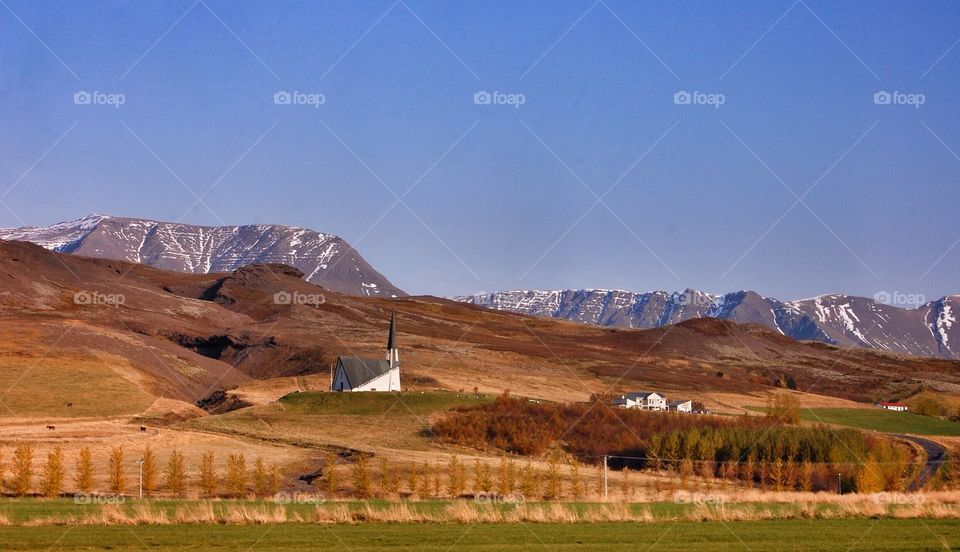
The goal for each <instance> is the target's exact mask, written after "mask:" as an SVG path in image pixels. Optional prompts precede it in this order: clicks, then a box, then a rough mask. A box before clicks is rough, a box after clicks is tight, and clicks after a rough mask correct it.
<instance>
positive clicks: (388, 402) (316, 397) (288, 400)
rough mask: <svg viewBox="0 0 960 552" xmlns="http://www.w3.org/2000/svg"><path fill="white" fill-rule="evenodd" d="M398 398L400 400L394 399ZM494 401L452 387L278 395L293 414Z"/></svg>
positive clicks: (420, 409) (413, 409) (416, 410)
mask: <svg viewBox="0 0 960 552" xmlns="http://www.w3.org/2000/svg"><path fill="white" fill-rule="evenodd" d="M398 398H399V399H400V400H399V401H398V400H397V399H398ZM492 401H493V396H492V395H486V394H482V393H481V394H479V395H475V394H473V393H455V392H453V391H423V392H421V391H412V392H403V393H317V392H312V391H305V392H300V393H291V394H289V395H286V396H284V397H282V398H281V399H280V403H281V404H283V406H284V408H285V409H286V410H287V411H288V412H293V413H296V414H311V415H318V414H356V415H383V413H384V412H387V411H388V410H390V409H394V410H396V411H397V413H398V414H408V413H412V414H429V413H431V412H437V411H439V410H449V409H451V408H454V407H457V406H471V405H477V404H484V403H489V402H492Z"/></svg>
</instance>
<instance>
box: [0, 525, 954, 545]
mask: <svg viewBox="0 0 960 552" xmlns="http://www.w3.org/2000/svg"><path fill="white" fill-rule="evenodd" d="M0 543H3V548H4V549H6V550H76V549H86V550H108V549H109V550H141V549H146V548H149V549H151V550H157V551H163V550H240V549H243V550H258V551H270V550H277V551H280V550H291V549H302V550H306V549H310V550H334V549H336V550H355V551H364V550H379V549H383V548H388V547H389V548H391V549H394V550H462V551H481V550H482V551H492V550H510V551H518V552H519V551H526V550H548V549H549V550H631V551H635V550H682V551H684V552H689V551H690V550H718V551H724V550H823V551H833V550H836V551H852V550H890V551H894V550H896V551H901V550H944V549H946V550H949V549H952V548H955V547H957V546H960V522H957V521H949V520H889V519H878V520H871V519H857V520H842V521H841V520H817V521H809V520H794V521H761V522H727V523H720V522H680V523H651V524H637V523H597V524H515V525H498V524H475V525H461V524H443V525H417V524H366V525H336V526H330V525H282V526H281V525H257V526H254V525H244V526H221V525H174V526H132V527H131V526H71V527H0Z"/></svg>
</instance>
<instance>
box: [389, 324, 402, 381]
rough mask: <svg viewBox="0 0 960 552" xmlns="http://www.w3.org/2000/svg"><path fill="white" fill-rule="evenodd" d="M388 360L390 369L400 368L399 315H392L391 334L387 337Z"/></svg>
mask: <svg viewBox="0 0 960 552" xmlns="http://www.w3.org/2000/svg"><path fill="white" fill-rule="evenodd" d="M387 360H388V361H389V362H390V368H391V369H393V368H397V369H399V368H400V352H399V351H397V313H396V312H392V313H390V333H389V335H388V337H387Z"/></svg>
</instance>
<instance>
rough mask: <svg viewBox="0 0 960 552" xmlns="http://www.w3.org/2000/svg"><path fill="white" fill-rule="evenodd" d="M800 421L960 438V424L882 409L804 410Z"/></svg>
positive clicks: (762, 409) (759, 409)
mask: <svg viewBox="0 0 960 552" xmlns="http://www.w3.org/2000/svg"><path fill="white" fill-rule="evenodd" d="M751 410H755V411H757V412H764V411H765V410H766V409H765V408H761V407H754V408H751ZM800 418H801V419H803V420H805V421H808V422H815V423H823V424H835V425H844V426H849V427H855V428H858V429H867V430H874V431H883V432H886V433H912V434H914V435H950V436H960V423H957V422H948V421H946V420H941V419H940V418H933V417H930V416H921V415H919V414H911V413H910V412H890V411H889V410H880V409H879V408H802V409H800Z"/></svg>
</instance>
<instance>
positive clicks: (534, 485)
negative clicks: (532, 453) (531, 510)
mask: <svg viewBox="0 0 960 552" xmlns="http://www.w3.org/2000/svg"><path fill="white" fill-rule="evenodd" d="M520 493H521V494H522V495H523V497H524V498H525V499H526V500H534V499H535V498H539V497H540V474H539V473H538V472H537V470H536V469H534V467H533V465H531V464H530V462H527V463H526V464H525V465H524V466H522V467H521V468H520Z"/></svg>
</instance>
